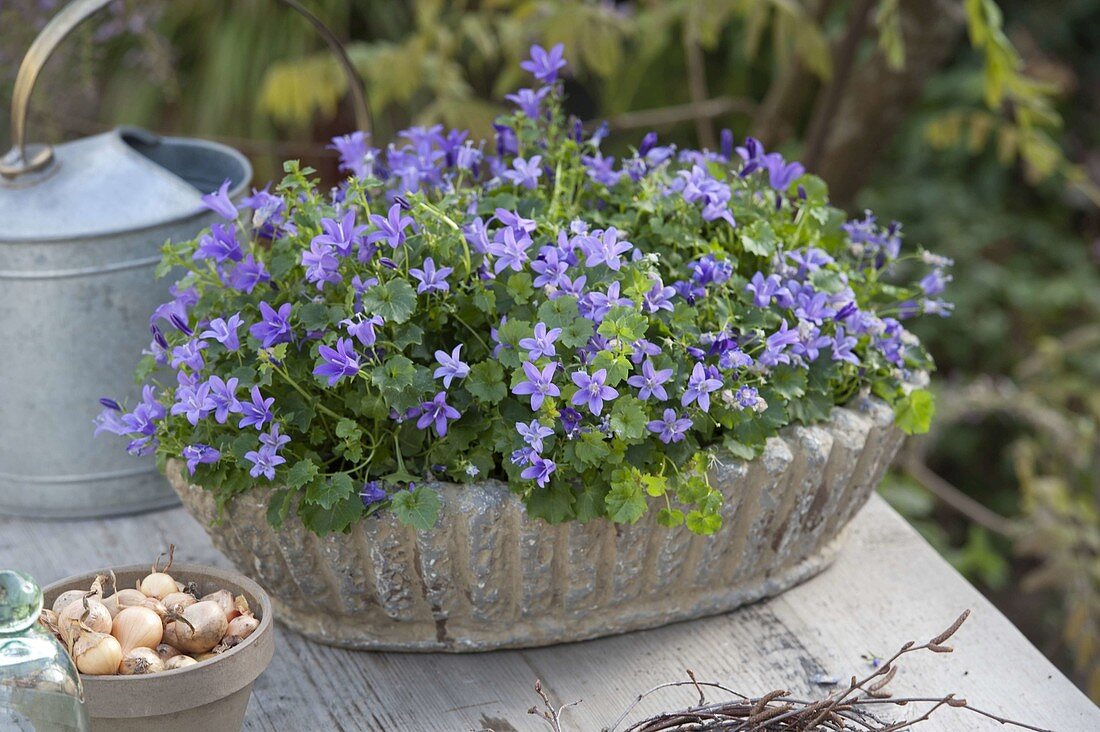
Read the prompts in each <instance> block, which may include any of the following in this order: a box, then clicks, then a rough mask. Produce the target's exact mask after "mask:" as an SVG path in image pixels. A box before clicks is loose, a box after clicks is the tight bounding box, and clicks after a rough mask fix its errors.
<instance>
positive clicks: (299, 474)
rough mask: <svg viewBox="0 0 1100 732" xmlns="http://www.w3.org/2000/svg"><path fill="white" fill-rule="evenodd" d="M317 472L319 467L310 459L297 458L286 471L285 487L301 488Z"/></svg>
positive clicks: (315, 475)
mask: <svg viewBox="0 0 1100 732" xmlns="http://www.w3.org/2000/svg"><path fill="white" fill-rule="evenodd" d="M319 472H320V470H319V468H318V467H317V465H316V464H315V463H314V462H313V461H312V460H299V461H298V462H296V463H294V466H293V467H292V468H291V469H290V470H288V471H287V474H286V478H285V481H286V484H287V487H288V488H294V489H297V488H301V487H302V486H304V485H306V484H307V483H309V482H310V481H311V480H313V479H314V478H316V477H317V474H318V473H319Z"/></svg>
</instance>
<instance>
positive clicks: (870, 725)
mask: <svg viewBox="0 0 1100 732" xmlns="http://www.w3.org/2000/svg"><path fill="white" fill-rule="evenodd" d="M969 615H970V611H969V610H967V611H965V612H964V613H963V614H962V615H960V616H959V617H958V619H957V620H956V621H955V622H954V623H952V624H951V625H950V627H948V628H947V629H946V630H944V631H943V632H942V633H940V634H939V635H937V636H936V637H935V638H932V639H931V640H929V641H928V642H926V643H922V644H920V645H918V644H917V642H916V641H909V642H908V643H906V644H905V645H903V646H902V647H901V648H900V649H899V650H898V652H897V653H895V654H894V655H893V656H891V657H890V658H889V659H887V660H886V661H885V662H883V663H881V664H879V665H877V667H876V668H875V669H874V671H872V672H871V673H869V674H868V675H867V676H865V677H863V678H857V677H856V676H852V677H851V681H850V682H849V683H848V685H847V687H845V688H843V689H841V690H838V691H837V692H834V693H833V694H830V695H829V696H827V697H825V698H824V699H818V700H816V701H815V700H808V699H797V698H794V697H792V696H791V695H790V693H789V692H787V691H783V690H776V691H772V692H771V693H768V694H764V695H763V696H758V697H749V696H745V695H744V694H741V693H739V692H737V691H735V690H733V689H730V688H728V687H726V686H724V685H722V684H718V683H714V682H702V681H698V680H697V679H696V678H695V674H693V673H692V672H691V671H690V670H689V671H688V672H687V674H688V677H689V680H687V681H674V682H670V683H667V684H661V685H660V686H656V687H654V688H652V689H650V690H649V691H647V692H645V693H643V694H639V695H638V697H637V698H636V699H635V700H634V702H633V703H632V704H631V705H630V706H629V707H627V709H626V710H625V711H624V712H623V713H622V714H621V715H619V718H618V719H616V720H615V721H614V722H613V723H612V724H611V725H610V726H609V727H605V728H604V730H603V732H619V729H620V728H619V725H621V724H622V723H623V721H624V720H625V719H626V718H627V716H628V715H629V714H630V713H631V712H632V711H633V710H634V709H635V708H636V707H637V706H638V704H639V703H641V701H642V700H643V699H645V698H646V697H648V696H650V695H652V694H654V693H656V692H658V691H661V690H662V689H668V688H674V687H680V686H692V687H694V688H695V691H696V692H697V693H698V694H699V701H698V703H697V704H696V705H695V706H692V707H689V708H687V709H683V710H679V711H672V712H663V713H661V714H658V715H656V716H653V717H649V718H648V719H644V720H642V721H640V722H636V723H634V724H632V725H631V726H629V727H626V728H623V730H622V732H700V731H702V730H729V731H731V732H732V731H734V730H736V731H737V732H898V731H899V730H907V729H910V728H912V727H913V726H915V725H916V724H918V723H920V722H923V721H925V720H927V719H928V718H929V717H931V716H932V714H933V713H935V712H936V711H937V710H940V709H942V708H944V707H953V708H956V709H964V710H966V711H968V712H970V713H972V714H977V715H980V716H983V717H987V718H989V719H991V720H994V721H996V722H999V723H1001V724H1004V725H1011V726H1015V727H1019V728H1022V729H1028V730H1034V731H1035V732H1049V730H1044V729H1042V728H1040V727H1033V726H1031V725H1029V724H1024V723H1023V722H1016V721H1013V720H1010V719H1005V718H1004V717H999V716H997V715H996V714H993V713H991V712H986V711H983V710H981V709H978V708H976V707H973V706H971V705H970V704H969V703H968V702H967V701H966V699H962V698H958V697H956V696H955V695H954V694H947V695H946V696H942V697H934V696H933V697H893V696H892V695H891V693H890V692H889V691H887V689H886V686H887V685H888V684H889V683H890V682H891V681H892V680H893V678H894V676H895V675H896V674H897V671H898V665H897V662H898V660H899V659H900V658H901V657H902V656H904V655H905V654H907V653H914V652H916V651H930V652H932V653H951V651H952V650H954V649H953V648H952V647H951V646H948V645H944V644H945V643H946V642H947V640H948V639H949V638H951V636H953V635H954V634H955V633H956V631H958V629H959V628H960V627H961V626H962V624H963V623H964V622H965V621H966V619H967V617H969ZM707 689H714V690H718V691H721V692H723V693H725V694H729V695H730V696H732V697H733V699H730V700H726V701H720V702H711V703H708V702H707V698H706V693H705V690H707ZM535 691H536V692H537V693H538V695H539V696H540V698H541V699H542V702H543V708H542V709H539V708H537V707H532V708H531V709H530V710H529V711H530V713H531V714H535V715H537V716H539V717H540V718H541V719H543V720H545V721H546V722H547V723H548V724H549V725H550V727H551V728H552V729H553V730H554V732H564V730H563V729H562V726H561V715H562V712H563V711H564V710H565V709H566V707H569V706H572V704H567V705H564V706H561V707H555V706H554V705H553V704H551V702H550V699H549V698H548V697H547V696H546V694H545V693H544V692H543V690H542V684H540V683H538V682H536V683H535ZM908 705H922V706H923V705H927V707H926V708H924V709H923V711H922V712H921V713H920V714H919V715H917V716H915V717H913V718H912V719H909V720H906V721H890V720H888V719H885V718H884V716H883V713H884V712H886V711H889V709H888V708H889V707H891V706H898V707H904V706H908Z"/></svg>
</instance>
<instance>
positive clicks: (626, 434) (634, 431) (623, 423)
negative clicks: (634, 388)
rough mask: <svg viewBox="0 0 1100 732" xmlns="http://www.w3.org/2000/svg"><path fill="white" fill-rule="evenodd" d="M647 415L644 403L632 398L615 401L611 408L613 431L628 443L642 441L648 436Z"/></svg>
mask: <svg viewBox="0 0 1100 732" xmlns="http://www.w3.org/2000/svg"><path fill="white" fill-rule="evenodd" d="M646 422H647V420H646V413H645V409H643V407H642V402H640V401H638V399H636V398H634V397H632V396H623V397H619V398H618V399H616V400H615V405H614V406H613V407H612V408H611V429H612V430H613V431H614V432H615V434H616V435H618V436H619V437H620V438H622V439H623V440H626V441H627V442H636V441H640V440H641V439H642V438H643V437H645V434H646Z"/></svg>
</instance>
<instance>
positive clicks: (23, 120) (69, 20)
mask: <svg viewBox="0 0 1100 732" xmlns="http://www.w3.org/2000/svg"><path fill="white" fill-rule="evenodd" d="M111 2H112V0H73V2H71V3H69V4H68V5H66V6H65V7H64V8H63V9H62V10H61V12H59V13H58V14H57V15H55V16H54V17H53V18H52V19H51V20H50V22H49V23H47V24H46V27H45V28H43V29H42V32H41V33H39V34H38V37H37V38H35V39H34V43H32V44H31V47H30V49H28V51H27V55H26V56H25V57H24V58H23V63H22V64H20V66H19V74H18V75H17V76H16V77H15V91H14V93H13V94H12V105H11V140H12V149H11V151H10V152H9V153H8V154H7V155H5V156H4V157H3V158H0V175H3V176H4V177H5V178H15V177H17V176H19V175H22V174H23V173H29V172H32V171H36V170H42V169H43V168H45V167H46V166H48V165H49V164H50V163H51V162H52V161H53V149H52V148H51V147H49V146H48V145H31V146H28V145H27V110H28V108H29V107H30V101H31V92H32V91H34V82H35V81H36V80H37V79H38V74H39V72H40V71H42V67H43V66H45V65H46V61H47V60H48V59H49V57H50V54H52V53H53V51H54V49H55V48H57V46H58V45H59V44H60V43H61V41H63V40H64V39H65V37H66V36H68V35H69V33H70V32H72V30H73V28H75V27H76V26H78V25H79V24H80V23H81V22H82V21H84V20H85V19H86V18H88V17H89V16H91V15H92V14H94V13H95V12H96V11H98V10H100V9H102V8H103V7H104V6H106V5H108V4H109V3H111ZM280 2H282V3H283V4H284V5H287V6H289V7H291V8H292V9H294V10H296V11H297V12H298V13H300V14H301V15H302V16H304V17H305V19H306V20H308V21H309V22H310V24H311V25H312V26H313V27H314V28H315V29H316V30H317V32H318V33H320V34H321V36H322V37H323V38H324V39H325V42H326V43H328V45H329V47H330V48H331V49H332V52H333V53H334V54H335V55H336V59H337V61H339V63H340V66H341V67H342V68H343V70H344V74H345V75H346V76H347V80H348V88H349V90H350V93H351V102H352V108H353V110H354V112H355V124H356V126H357V127H358V128H359V129H360V130H363V131H364V132H369V131H370V128H371V118H370V108H369V107H368V106H367V98H366V95H365V94H364V91H363V79H362V77H360V76H359V72H357V71H356V70H355V66H353V65H352V63H351V59H349V58H348V54H347V51H346V50H344V47H343V45H342V44H341V43H340V40H339V39H338V38H337V37H336V35H335V34H334V33H333V32H332V31H331V30H330V29H329V27H328V26H326V25H325V24H324V23H322V22H321V20H320V19H319V18H318V17H317V16H316V15H314V14H313V13H311V12H309V10H307V9H306V8H305V7H303V6H302V4H301V3H299V2H298V1H297V0H280Z"/></svg>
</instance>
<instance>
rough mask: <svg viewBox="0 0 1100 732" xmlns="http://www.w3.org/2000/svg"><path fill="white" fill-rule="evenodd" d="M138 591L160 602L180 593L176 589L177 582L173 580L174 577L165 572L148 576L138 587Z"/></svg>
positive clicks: (152, 573)
mask: <svg viewBox="0 0 1100 732" xmlns="http://www.w3.org/2000/svg"><path fill="white" fill-rule="evenodd" d="M138 589H139V590H141V592H142V593H143V594H144V595H145V596H146V597H155V598H156V599H158V600H160V599H161V598H163V597H166V596H168V595H171V594H172V593H173V592H178V591H179V590H177V589H176V581H175V580H174V579H172V575H170V574H165V573H164V572H151V573H150V574H148V575H146V576H145V579H143V580H142V581H141V584H139V585H138Z"/></svg>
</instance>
